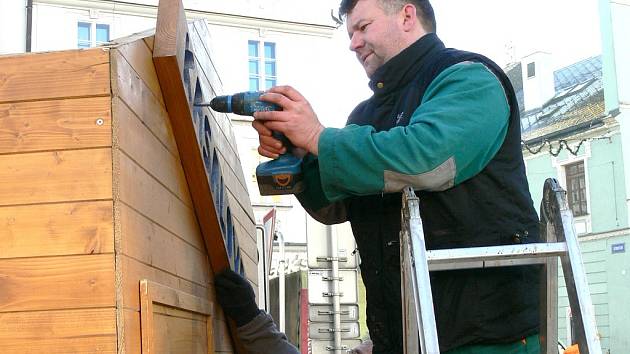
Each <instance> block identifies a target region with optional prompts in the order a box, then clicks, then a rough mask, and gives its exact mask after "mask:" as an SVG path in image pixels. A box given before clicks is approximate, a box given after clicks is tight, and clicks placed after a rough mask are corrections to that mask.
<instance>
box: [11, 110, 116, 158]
mask: <svg viewBox="0 0 630 354" xmlns="http://www.w3.org/2000/svg"><path fill="white" fill-rule="evenodd" d="M110 106H111V103H110V98H109V97H91V98H77V99H63V100H50V101H33V102H19V103H8V104H0V154H6V153H13V152H28V151H41V150H66V149H80V148H87V147H109V146H111V144H112V140H111V139H112V138H111V113H110Z"/></svg>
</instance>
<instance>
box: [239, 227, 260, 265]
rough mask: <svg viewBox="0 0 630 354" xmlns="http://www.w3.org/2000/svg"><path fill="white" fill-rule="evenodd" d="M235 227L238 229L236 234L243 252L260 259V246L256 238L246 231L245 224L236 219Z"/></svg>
mask: <svg viewBox="0 0 630 354" xmlns="http://www.w3.org/2000/svg"><path fill="white" fill-rule="evenodd" d="M234 228H235V230H236V235H237V236H238V244H239V246H240V248H241V252H242V253H244V254H247V255H249V256H250V257H251V258H252V259H258V247H257V246H256V239H255V238H253V237H251V236H250V235H249V233H248V232H246V231H245V228H244V227H243V225H241V223H240V222H238V221H235V222H234ZM254 237H255V236H254ZM256 263H258V262H256Z"/></svg>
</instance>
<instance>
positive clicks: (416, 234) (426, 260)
mask: <svg viewBox="0 0 630 354" xmlns="http://www.w3.org/2000/svg"><path fill="white" fill-rule="evenodd" d="M402 199H403V208H402V211H401V218H402V223H401V226H402V229H401V233H400V237H401V243H400V247H401V266H403V269H402V272H403V274H401V280H402V281H403V284H402V286H401V291H403V299H406V297H405V293H404V292H405V291H406V289H409V287H411V292H412V293H413V296H411V300H413V301H414V306H413V307H414V311H413V313H412V314H411V316H409V314H408V313H407V314H406V316H405V319H406V320H407V319H409V318H408V317H415V321H416V326H414V327H413V328H414V330H417V334H418V340H419V344H420V347H421V352H422V353H423V354H439V343H438V336H437V328H436V325H435V313H434V308H433V298H432V293H431V286H430V278H429V271H430V270H431V271H434V270H450V269H469V268H486V267H499V266H501V267H502V266H517V265H524V264H542V265H543V267H542V268H541V272H540V274H541V279H544V281H542V282H541V303H540V306H541V326H540V338H541V350H542V353H547V354H555V353H557V342H558V333H557V291H558V284H557V273H558V266H557V264H558V258H560V261H561V263H562V270H563V272H564V275H565V282H566V285H567V293H568V295H569V302H570V306H571V309H572V310H573V311H572V312H573V313H574V314H575V316H576V319H577V320H578V336H577V337H578V338H577V342H578V346H579V348H580V352H581V353H582V354H601V352H602V350H601V343H600V340H599V336H598V334H597V325H596V323H595V315H594V308H593V306H592V301H591V296H590V292H589V290H588V281H587V278H586V271H585V269H584V265H583V262H582V256H581V253H580V249H579V243H578V240H577V237H576V235H575V231H574V229H573V215H572V213H571V210H570V209H569V207H568V203H567V200H566V192H565V191H564V190H563V189H562V188H561V187H560V186H559V184H558V182H557V181H556V180H555V179H551V178H550V179H547V181H545V187H544V191H543V207H542V208H541V217H542V218H543V222H546V224H545V225H544V226H545V232H544V234H543V235H541V239H542V240H543V241H547V242H542V243H531V244H520V245H506V246H491V247H469V248H459V249H446V250H433V251H427V250H426V244H425V238H424V232H423V229H422V220H421V218H420V209H419V200H418V197H417V196H416V194H415V192H414V191H413V189H411V188H410V187H407V188H405V189H404V191H403V197H402ZM406 282H410V284H408V283H406ZM407 296H408V294H407ZM405 307H407V306H405ZM403 325H404V326H405V327H404V328H405V329H408V328H412V327H411V326H408V325H406V324H403ZM408 338H409V336H408V335H407V334H405V339H406V340H407V339H408ZM409 348H413V346H409V345H407V344H405V349H406V353H409V352H410V351H409Z"/></svg>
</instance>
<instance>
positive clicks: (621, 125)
mask: <svg viewBox="0 0 630 354" xmlns="http://www.w3.org/2000/svg"><path fill="white" fill-rule="evenodd" d="M600 10H601V11H600V12H601V29H602V55H600V56H596V57H592V58H587V59H585V60H582V61H579V62H577V63H574V64H572V65H570V66H567V67H565V68H561V69H559V70H555V71H553V70H551V68H550V65H549V64H550V62H551V60H550V57H551V55H550V54H548V53H542V52H537V53H533V54H532V55H530V56H527V57H525V58H523V60H522V61H521V62H520V63H516V64H512V65H510V66H508V67H507V68H506V69H505V71H506V72H507V73H508V76H509V77H510V79H511V81H512V83H513V85H514V87H515V90H516V91H517V96H518V100H519V106H520V109H521V131H522V139H523V142H522V144H523V145H522V146H523V155H524V158H525V165H526V168H527V176H528V180H529V184H530V185H529V187H530V191H531V194H532V198H533V201H534V204H535V205H537V206H538V205H540V201H541V199H542V191H543V183H544V181H545V179H547V178H549V177H553V178H556V179H557V180H558V181H559V182H560V184H561V185H562V186H563V188H564V189H565V190H566V191H567V197H568V202H569V205H570V207H571V210H572V211H573V214H574V217H575V224H574V225H575V231H576V233H577V234H578V237H579V241H580V246H581V250H582V254H583V260H584V263H585V268H586V271H587V277H588V281H589V286H590V291H591V296H592V300H593V306H594V310H595V311H594V312H595V316H596V322H597V327H598V332H599V335H600V339H601V343H602V349H603V352H604V353H613V354H624V353H630V335H628V333H630V321H628V319H629V318H630V250H629V248H630V224H629V215H630V210H629V209H630V208H629V203H630V147H629V145H630V133H629V129H630V127H629V125H630V124H629V123H630V106H629V103H630V64H629V63H628V62H630V43H629V42H628V41H627V39H623V40H622V38H623V37H622V35H621V34H622V33H626V34H627V33H630V21H628V20H630V3H627V2H626V3H623V2H622V3H619V2H610V1H609V0H601V1H600ZM560 274H561V275H560V277H561V278H562V272H560ZM559 284H560V291H559V309H558V315H559V318H558V335H559V339H560V340H561V341H562V342H563V343H565V344H568V343H569V342H571V327H572V324H571V314H570V309H569V306H568V298H567V295H566V289H565V287H564V279H560V281H559Z"/></svg>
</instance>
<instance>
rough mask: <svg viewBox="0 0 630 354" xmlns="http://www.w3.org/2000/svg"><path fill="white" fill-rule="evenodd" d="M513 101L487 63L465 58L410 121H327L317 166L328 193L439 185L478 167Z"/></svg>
mask: <svg viewBox="0 0 630 354" xmlns="http://www.w3.org/2000/svg"><path fill="white" fill-rule="evenodd" d="M509 114H510V110H509V104H508V100H507V96H506V94H505V91H504V89H503V86H502V85H501V83H500V81H499V79H498V78H497V77H496V76H495V75H494V74H493V73H492V72H491V71H490V70H489V69H488V68H487V67H486V66H485V65H483V64H480V63H472V62H466V63H459V64H456V65H453V66H451V67H449V68H447V69H446V70H444V71H443V72H442V73H441V74H440V75H438V77H436V79H435V80H433V82H432V83H431V84H430V85H429V87H428V88H427V90H426V92H425V94H424V97H423V99H422V104H421V105H420V106H419V107H418V108H417V109H416V110H415V112H413V114H412V115H411V118H410V123H409V125H408V126H399V127H394V128H392V129H390V130H388V131H382V132H376V131H375V130H374V128H373V127H371V126H357V125H348V126H346V127H345V128H342V129H336V128H326V129H325V130H324V131H323V132H322V134H321V136H320V139H319V143H318V144H319V156H318V165H319V166H318V168H319V172H320V173H319V178H320V181H321V183H320V184H321V188H322V190H323V192H324V195H325V198H326V200H328V201H329V202H335V201H340V200H343V199H344V198H346V197H348V196H352V195H371V194H379V193H390V192H398V191H400V190H402V189H403V188H404V187H406V186H412V187H413V188H414V189H416V190H429V191H440V190H446V189H448V188H451V187H453V186H455V185H457V184H459V183H461V182H463V181H465V180H467V179H469V178H471V177H473V176H474V175H476V174H477V173H479V172H480V171H481V170H482V169H483V168H484V167H485V166H486V165H487V164H488V162H490V160H491V159H492V158H493V157H494V155H495V154H496V153H497V151H498V150H499V148H500V147H501V145H502V144H503V141H504V139H505V135H506V133H507V127H508V122H509Z"/></svg>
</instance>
